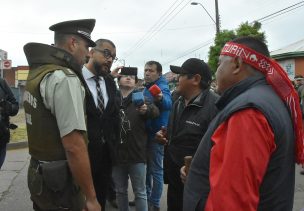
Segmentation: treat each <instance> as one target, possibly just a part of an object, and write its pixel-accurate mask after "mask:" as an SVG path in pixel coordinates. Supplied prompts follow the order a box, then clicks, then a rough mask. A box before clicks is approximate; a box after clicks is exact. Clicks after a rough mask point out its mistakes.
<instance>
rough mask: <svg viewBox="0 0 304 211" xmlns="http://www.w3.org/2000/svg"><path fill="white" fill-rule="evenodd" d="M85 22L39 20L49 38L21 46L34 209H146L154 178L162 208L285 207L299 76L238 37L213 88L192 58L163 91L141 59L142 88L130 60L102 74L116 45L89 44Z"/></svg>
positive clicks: (152, 202) (149, 210)
mask: <svg viewBox="0 0 304 211" xmlns="http://www.w3.org/2000/svg"><path fill="white" fill-rule="evenodd" d="M94 26H95V19H82V20H72V21H65V22H60V23H57V24H55V25H52V26H51V27H50V30H52V31H54V33H55V35H54V44H53V45H46V44H42V43H28V44H26V45H25V46H24V52H25V55H26V58H27V60H28V63H29V67H30V71H29V75H28V80H27V83H26V88H25V96H26V97H25V98H24V99H25V101H24V109H25V113H26V114H25V115H26V124H27V133H28V143H29V153H30V156H31V160H30V165H29V169H28V187H29V190H30V194H31V200H32V201H33V209H34V210H39V211H40V210H49V211H50V210H72V211H78V210H79V211H81V210H90V211H95V210H105V207H106V203H107V201H109V202H111V204H113V205H114V206H117V208H118V210H120V211H128V210H129V206H130V205H134V206H135V209H136V210H137V211H158V210H160V200H161V196H162V193H163V184H168V192H167V210H168V211H179V210H180V211H182V210H183V211H195V210H205V211H218V210H221V211H225V210H227V211H228V210H229V211H230V210H246V211H254V210H259V211H263V210H265V211H266V210H272V211H276V210H278V211H279V210H285V211H288V210H290V211H291V210H292V207H293V196H294V185H295V164H296V163H298V164H303V163H304V141H303V133H302V118H301V117H302V105H303V103H302V100H304V83H303V82H304V79H303V77H300V76H297V77H296V80H295V84H294V86H293V84H292V83H291V81H290V80H289V79H288V77H287V75H286V73H285V72H284V70H283V69H282V68H281V67H280V66H279V65H278V64H277V63H276V62H275V61H273V60H271V59H270V55H269V51H268V48H267V46H266V45H265V44H264V43H263V42H261V41H259V40H258V39H256V38H253V37H241V38H236V39H234V40H232V41H230V42H228V43H226V44H225V46H224V47H223V49H222V51H221V54H220V55H219V64H218V68H217V71H216V87H215V86H212V87H211V85H212V84H215V83H214V80H213V79H212V73H211V70H210V68H209V66H208V65H207V64H206V63H205V62H204V61H202V60H200V59H196V58H190V59H187V60H186V61H185V62H184V63H183V64H182V65H181V66H174V65H171V66H170V69H171V71H172V72H173V73H175V74H178V85H177V88H176V90H175V92H174V96H171V93H170V90H169V86H168V82H167V81H166V79H165V78H164V76H163V75H162V72H163V70H162V65H161V64H160V63H159V62H157V61H153V60H150V61H148V62H146V64H145V66H144V82H145V83H144V87H143V88H140V87H137V86H136V84H137V81H138V76H137V74H138V70H137V68H136V67H123V66H119V67H116V68H114V69H113V70H112V71H111V67H112V64H113V62H115V61H116V60H117V57H116V46H115V44H114V43H113V42H112V41H111V40H108V39H103V38H102V39H98V40H97V41H95V42H94V41H93V40H92V39H91V33H92V31H93V29H94ZM300 79H301V81H302V82H298V81H300ZM0 82H1V81H0ZM1 87H2V85H1ZM1 87H0V88H1ZM294 87H295V88H296V89H297V91H296V89H295V88H294ZM0 90H1V89H0ZM297 92H298V93H299V94H298V93H297ZM299 96H300V100H299ZM9 105H10V106H11V107H10V110H9V111H10V113H9V115H14V114H16V113H17V111H18V107H16V106H17V104H16V103H15V101H14V100H13V101H12V102H11V103H10V104H9ZM14 105H15V107H14ZM189 156H190V158H192V162H191V164H190V166H188V165H187V166H185V157H189ZM129 179H130V181H131V185H132V189H133V193H134V202H129V198H128V184H129ZM113 193H114V196H113ZM111 195H112V196H111Z"/></svg>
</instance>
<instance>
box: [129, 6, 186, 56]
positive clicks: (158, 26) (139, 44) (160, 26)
mask: <svg viewBox="0 0 304 211" xmlns="http://www.w3.org/2000/svg"><path fill="white" fill-rule="evenodd" d="M183 1H184V0H183ZM183 1H182V2H180V3H179V4H178V5H177V6H175V8H174V9H173V10H172V11H171V12H170V13H169V14H168V15H167V16H166V17H165V18H164V19H163V20H162V22H159V23H158V24H154V26H155V25H156V26H155V27H154V28H156V29H155V30H154V32H152V31H153V30H150V31H149V32H152V33H146V35H147V36H144V37H143V38H142V39H141V40H140V41H139V42H137V44H136V45H135V46H134V47H133V48H131V49H130V50H129V51H127V52H128V53H126V54H127V55H126V57H128V56H130V55H131V54H132V53H134V52H135V51H136V50H137V49H139V48H140V47H142V46H143V45H144V44H145V43H147V42H148V41H150V40H151V39H152V38H153V37H154V36H155V35H156V34H157V32H159V31H161V30H162V29H163V28H164V27H165V26H166V25H167V24H168V23H169V22H170V21H171V20H172V19H173V18H174V17H175V16H176V15H177V14H179V13H180V12H181V11H182V10H183V9H184V8H185V7H186V6H187V4H188V3H189V2H190V1H191V0H189V1H188V2H187V3H186V4H185V5H184V6H183V7H182V8H181V9H180V10H179V11H178V12H176V13H175V14H173V13H174V11H175V10H176V9H177V8H178V7H179V6H180V5H181V4H182V3H183ZM170 8H172V7H170ZM171 14H173V16H171V17H170V15H171ZM169 18H170V19H169Z"/></svg>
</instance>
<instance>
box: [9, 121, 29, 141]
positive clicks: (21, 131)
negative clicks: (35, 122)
mask: <svg viewBox="0 0 304 211" xmlns="http://www.w3.org/2000/svg"><path fill="white" fill-rule="evenodd" d="M23 140H27V133H26V127H25V125H23V126H22V127H21V126H18V128H17V129H15V130H11V142H18V141H23Z"/></svg>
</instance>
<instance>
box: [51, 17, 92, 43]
mask: <svg viewBox="0 0 304 211" xmlns="http://www.w3.org/2000/svg"><path fill="white" fill-rule="evenodd" d="M95 22H96V20H95V19H80V20H70V21H64V22H60V23H56V24H54V25H52V26H50V28H49V29H50V30H51V31H54V32H55V33H62V34H76V35H78V36H81V37H82V38H84V39H85V40H87V41H88V42H89V45H90V46H91V47H94V46H96V43H95V42H94V41H93V40H91V32H92V31H93V29H94V26H95Z"/></svg>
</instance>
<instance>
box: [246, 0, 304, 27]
mask: <svg viewBox="0 0 304 211" xmlns="http://www.w3.org/2000/svg"><path fill="white" fill-rule="evenodd" d="M303 3H304V1H301V2H298V3H296V4H293V5H291V6H288V7H286V8H284V9H281V10H279V11H276V12H274V13H271V14H269V15H266V16H264V17H262V18H259V19H257V20H255V21H252V22H251V23H250V24H253V23H254V22H256V21H258V22H263V21H266V20H269V19H272V18H275V17H277V16H279V15H282V14H285V13H287V12H290V11H292V10H295V9H297V8H299V7H302V6H304V4H303ZM299 4H303V5H301V6H298V7H295V6H297V5H299ZM294 7H295V8H294ZM285 10H288V11H285ZM284 11H285V12H284Z"/></svg>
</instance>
